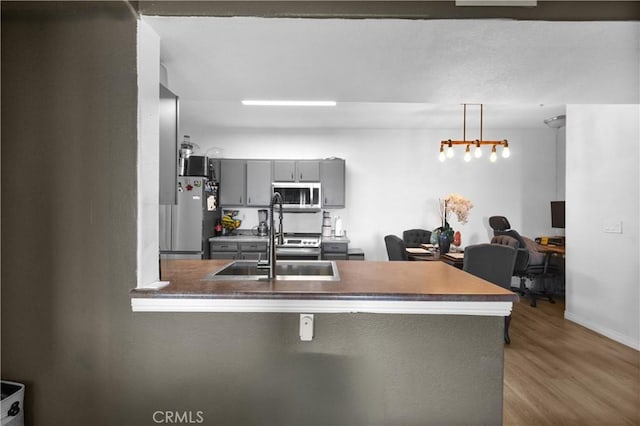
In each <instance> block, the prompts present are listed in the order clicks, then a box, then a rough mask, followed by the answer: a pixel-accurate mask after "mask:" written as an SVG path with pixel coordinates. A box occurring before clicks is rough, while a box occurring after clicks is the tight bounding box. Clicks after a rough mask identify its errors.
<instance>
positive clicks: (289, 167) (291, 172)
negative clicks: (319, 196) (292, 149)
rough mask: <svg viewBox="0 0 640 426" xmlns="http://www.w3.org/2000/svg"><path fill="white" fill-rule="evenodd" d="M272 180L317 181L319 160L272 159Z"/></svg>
mask: <svg viewBox="0 0 640 426" xmlns="http://www.w3.org/2000/svg"><path fill="white" fill-rule="evenodd" d="M273 180H274V182H318V181H320V161H319V160H274V161H273Z"/></svg>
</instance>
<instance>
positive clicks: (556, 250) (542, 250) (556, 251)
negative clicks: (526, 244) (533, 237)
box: [536, 244, 565, 256]
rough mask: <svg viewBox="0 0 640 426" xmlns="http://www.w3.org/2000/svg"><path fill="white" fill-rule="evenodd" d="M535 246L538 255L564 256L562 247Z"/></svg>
mask: <svg viewBox="0 0 640 426" xmlns="http://www.w3.org/2000/svg"><path fill="white" fill-rule="evenodd" d="M536 246H537V247H536V249H537V250H538V251H539V252H540V253H546V254H559V255H562V256H564V255H565V249H564V246H551V245H546V246H543V245H542V244H536Z"/></svg>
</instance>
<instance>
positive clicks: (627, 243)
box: [565, 105, 640, 349]
mask: <svg viewBox="0 0 640 426" xmlns="http://www.w3.org/2000/svg"><path fill="white" fill-rule="evenodd" d="M639 117H640V106H639V105H570V106H568V107H567V134H566V138H567V179H566V180H567V211H566V214H567V217H566V221H567V229H566V233H567V243H566V245H567V259H566V267H567V273H566V279H567V282H566V301H567V305H566V311H565V317H566V318H568V319H570V320H572V321H575V322H578V323H580V324H582V325H584V326H586V327H588V328H591V329H593V330H595V331H597V332H599V333H602V334H604V335H606V336H608V337H611V338H612V339H614V340H617V341H619V342H622V343H624V344H626V345H629V346H631V347H634V348H636V349H640V308H639V306H640V290H639V287H640V285H639V283H640V274H639V267H638V263H639V262H638V258H639V250H638V236H639V235H638V225H639V219H638V218H639V204H638V203H639V201H638V200H639V195H640V184H639V181H640V177H639V173H638V162H639V160H640V152H639V149H638V145H639V140H640V130H639V128H640V119H639ZM615 222H620V223H622V233H605V232H604V228H605V226H608V225H609V224H611V223H615Z"/></svg>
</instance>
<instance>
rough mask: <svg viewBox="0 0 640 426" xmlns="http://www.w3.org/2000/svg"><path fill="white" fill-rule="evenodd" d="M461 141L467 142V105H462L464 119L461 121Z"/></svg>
mask: <svg viewBox="0 0 640 426" xmlns="http://www.w3.org/2000/svg"><path fill="white" fill-rule="evenodd" d="M462 129H463V130H462V140H465V141H466V140H467V104H464V118H463V119H462ZM480 139H482V138H480Z"/></svg>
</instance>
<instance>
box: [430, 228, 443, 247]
mask: <svg viewBox="0 0 640 426" xmlns="http://www.w3.org/2000/svg"><path fill="white" fill-rule="evenodd" d="M439 237H440V230H439V229H434V230H433V231H432V232H431V237H430V238H429V242H430V243H431V244H433V245H434V246H437V245H438V238H439Z"/></svg>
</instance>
